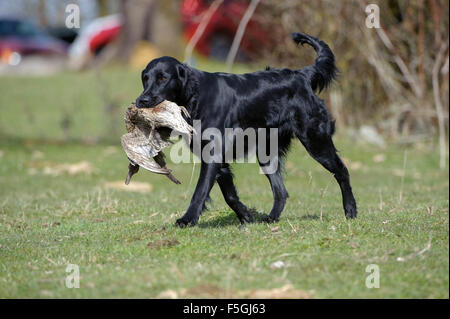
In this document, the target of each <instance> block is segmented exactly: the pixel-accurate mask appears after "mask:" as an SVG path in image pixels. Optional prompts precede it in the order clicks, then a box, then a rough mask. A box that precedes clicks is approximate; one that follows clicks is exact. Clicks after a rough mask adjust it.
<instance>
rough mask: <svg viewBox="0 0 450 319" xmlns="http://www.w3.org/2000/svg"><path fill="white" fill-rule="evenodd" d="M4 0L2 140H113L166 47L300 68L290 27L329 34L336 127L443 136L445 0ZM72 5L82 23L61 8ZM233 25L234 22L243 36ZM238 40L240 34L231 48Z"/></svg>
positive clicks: (407, 138) (370, 134) (379, 134)
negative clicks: (374, 22)
mask: <svg viewBox="0 0 450 319" xmlns="http://www.w3.org/2000/svg"><path fill="white" fill-rule="evenodd" d="M370 3H376V4H378V5H379V7H380V22H381V28H379V29H376V28H372V29H370V28H367V27H366V24H365V20H366V13H365V8H366V6H367V5H368V4H369V2H365V1H352V0H345V1H331V0H322V1H290V0H287V1H268V0H262V1H255V0H253V1H239V0H223V1H221V0H214V1H210V0H174V1H162V0H96V1H94V0H78V1H75V0H70V1H60V0H16V1H7V0H0V61H1V62H0V90H1V95H0V136H1V137H0V138H1V140H2V143H3V142H5V143H8V142H12V141H18V142H19V143H26V142H27V141H28V142H33V141H34V142H36V141H37V142H39V141H41V142H42V141H57V142H67V141H77V142H82V143H100V142H101V143H104V142H105V143H110V142H113V143H116V142H117V140H118V138H119V136H120V134H121V133H123V131H124V126H123V123H122V116H123V110H124V107H125V106H126V105H128V103H129V102H131V101H133V100H134V99H135V98H136V96H137V95H138V94H139V93H140V91H141V83H140V71H141V70H142V69H143V68H144V67H145V65H146V64H147V63H148V62H149V61H150V60H152V59H153V58H156V57H159V56H161V55H171V56H174V57H176V58H178V59H179V60H181V61H186V62H188V63H190V64H191V65H192V66H194V67H197V68H199V69H203V70H207V71H232V72H237V73H240V72H250V71H254V70H258V69H261V68H264V67H265V66H266V65H270V66H272V67H290V68H300V67H302V66H306V65H309V64H311V63H312V62H313V61H314V59H315V57H316V54H315V53H314V51H313V50H312V49H311V48H308V47H307V46H305V47H302V48H297V47H296V46H295V45H294V44H293V43H292V41H291V40H290V36H289V35H290V33H291V32H293V31H301V32H305V33H309V34H311V35H313V36H316V37H319V38H320V39H323V40H324V41H325V42H327V43H328V44H329V45H330V47H331V48H332V50H333V52H334V53H335V55H336V59H337V64H338V67H339V69H340V71H341V75H340V77H339V79H338V81H337V83H336V84H334V85H333V86H332V88H331V89H329V90H328V91H326V92H324V93H322V94H321V97H322V98H323V99H325V100H326V104H327V106H328V107H329V110H330V112H331V113H332V114H333V116H334V118H335V119H336V121H337V127H338V130H337V131H338V135H339V136H345V137H346V138H350V139H356V140H364V141H367V142H368V143H372V144H374V145H377V146H378V147H384V145H385V144H386V143H399V144H405V145H408V144H413V143H417V142H421V143H426V144H427V145H429V147H432V148H434V147H435V148H438V149H439V151H440V161H439V162H440V165H441V166H444V165H445V161H446V158H447V155H446V154H447V151H446V150H447V144H448V137H447V136H448V106H449V91H448V87H449V83H448V72H449V53H448V52H449V51H448V19H449V17H448V2H447V1H444V0H416V1H406V0H405V1H402V0H400V1H394V0H386V1H371V2H370ZM70 4H75V5H77V7H78V9H79V18H80V23H79V26H80V27H79V28H76V27H75V28H68V27H67V24H66V23H67V21H69V23H71V22H73V21H74V20H73V17H71V16H70V15H71V14H72V11H70V10H69V11H68V5H70ZM238 29H240V31H239V32H237V31H238ZM233 42H235V45H234V48H232V46H233Z"/></svg>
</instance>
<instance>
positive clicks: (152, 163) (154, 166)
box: [121, 100, 195, 185]
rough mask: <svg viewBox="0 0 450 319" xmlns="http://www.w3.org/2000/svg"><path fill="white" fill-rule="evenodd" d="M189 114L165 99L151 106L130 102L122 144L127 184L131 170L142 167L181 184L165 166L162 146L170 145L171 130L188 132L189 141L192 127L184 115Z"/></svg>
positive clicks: (134, 172)
mask: <svg viewBox="0 0 450 319" xmlns="http://www.w3.org/2000/svg"><path fill="white" fill-rule="evenodd" d="M183 115H184V116H185V117H186V118H190V115H189V112H188V111H187V110H186V108H185V107H183V106H179V105H178V104H176V103H174V102H171V101H167V100H164V101H163V102H161V103H160V104H158V105H156V106H155V107H153V108H137V107H136V103H135V102H132V103H131V104H130V106H128V108H127V110H126V112H125V118H124V120H125V127H126V130H127V132H128V133H126V134H124V135H122V137H121V144H122V148H123V150H124V151H125V154H126V156H127V158H128V161H129V164H128V175H127V177H126V179H125V184H126V185H128V184H129V183H130V181H131V178H132V176H133V175H134V174H136V173H137V172H138V171H139V168H140V167H142V168H144V169H146V170H148V171H150V172H153V173H156V174H162V175H165V176H167V178H169V179H170V180H171V181H172V182H174V183H175V184H181V183H180V181H179V180H178V179H176V178H175V177H174V176H173V175H172V171H171V170H170V169H168V168H167V165H166V161H165V155H164V153H163V152H162V150H163V149H164V148H166V147H168V146H170V145H172V142H171V141H170V140H169V138H170V135H171V133H172V131H176V132H177V133H179V134H181V135H183V136H187V138H188V141H189V143H190V142H191V138H192V134H193V133H195V129H194V128H193V127H192V126H191V125H189V124H188V123H187V122H186V120H185V119H184V118H183Z"/></svg>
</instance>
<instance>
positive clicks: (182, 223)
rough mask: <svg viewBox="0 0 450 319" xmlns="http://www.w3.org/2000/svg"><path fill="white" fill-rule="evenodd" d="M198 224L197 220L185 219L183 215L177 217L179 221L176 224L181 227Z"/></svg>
mask: <svg viewBox="0 0 450 319" xmlns="http://www.w3.org/2000/svg"><path fill="white" fill-rule="evenodd" d="M196 224H197V221H194V220H189V219H185V218H183V217H182V218H179V219H177V221H176V222H175V226H176V227H180V228H185V227H192V226H195V225H196Z"/></svg>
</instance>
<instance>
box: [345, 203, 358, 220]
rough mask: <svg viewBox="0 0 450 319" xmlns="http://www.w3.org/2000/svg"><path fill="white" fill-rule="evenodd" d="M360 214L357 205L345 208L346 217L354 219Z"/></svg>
mask: <svg viewBox="0 0 450 319" xmlns="http://www.w3.org/2000/svg"><path fill="white" fill-rule="evenodd" d="M357 215H358V210H357V209H356V205H351V206H349V207H346V208H345V218H347V219H353V218H356V216H357Z"/></svg>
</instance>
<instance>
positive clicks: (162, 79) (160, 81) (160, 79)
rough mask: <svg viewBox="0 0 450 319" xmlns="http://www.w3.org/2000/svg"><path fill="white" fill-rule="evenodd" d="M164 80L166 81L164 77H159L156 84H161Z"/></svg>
mask: <svg viewBox="0 0 450 319" xmlns="http://www.w3.org/2000/svg"><path fill="white" fill-rule="evenodd" d="M165 80H167V78H166V77H165V76H164V75H160V76H159V77H158V83H159V84H161V83H162V82H164V81H165Z"/></svg>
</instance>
